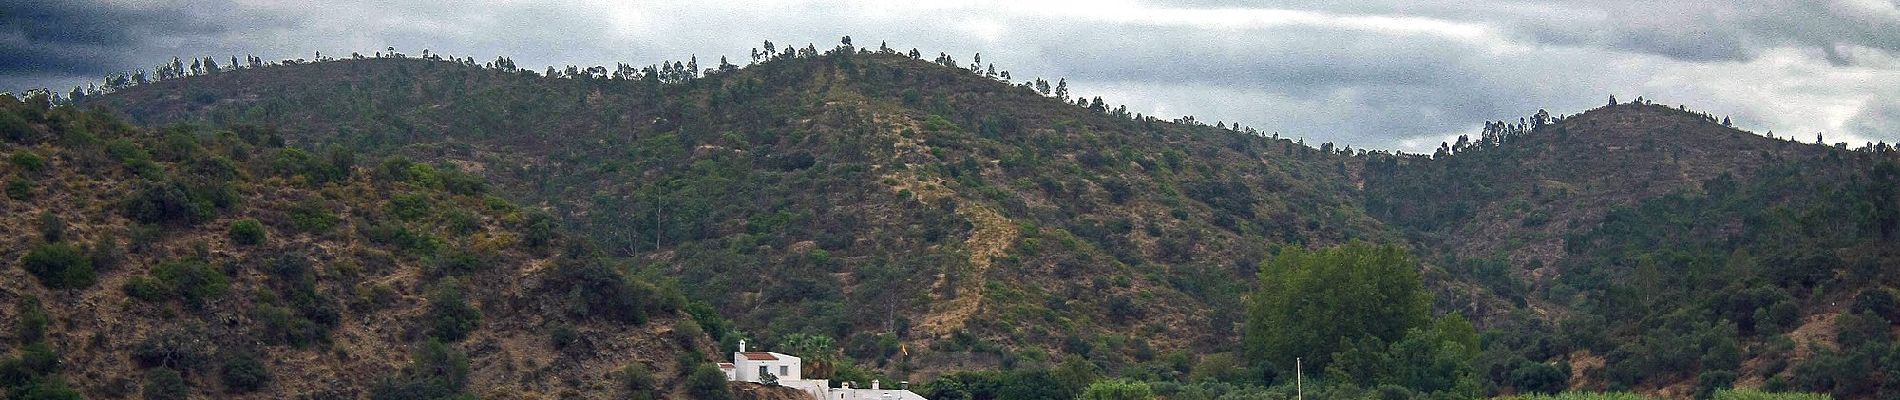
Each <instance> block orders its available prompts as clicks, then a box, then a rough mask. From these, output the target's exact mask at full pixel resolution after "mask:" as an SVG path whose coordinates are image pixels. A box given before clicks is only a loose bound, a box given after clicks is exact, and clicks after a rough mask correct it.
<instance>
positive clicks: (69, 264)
mask: <svg viewBox="0 0 1900 400" xmlns="http://www.w3.org/2000/svg"><path fill="white" fill-rule="evenodd" d="M20 266H21V267H22V268H26V272H28V273H31V274H33V277H34V278H39V281H40V284H41V285H45V286H46V287H47V288H52V289H79V288H84V287H88V286H92V284H93V281H95V280H96V279H97V277H96V276H95V275H94V273H93V270H92V260H91V259H90V258H87V257H86V255H85V253H84V252H82V251H80V250H79V248H78V247H76V246H73V245H71V244H67V243H47V244H42V245H39V246H38V247H34V248H33V250H31V251H28V252H27V253H26V257H25V258H24V259H21V260H20Z"/></svg>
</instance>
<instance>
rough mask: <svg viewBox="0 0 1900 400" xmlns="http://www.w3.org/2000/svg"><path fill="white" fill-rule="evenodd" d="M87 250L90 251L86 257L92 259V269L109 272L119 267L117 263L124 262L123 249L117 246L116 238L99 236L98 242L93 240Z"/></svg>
mask: <svg viewBox="0 0 1900 400" xmlns="http://www.w3.org/2000/svg"><path fill="white" fill-rule="evenodd" d="M89 250H91V251H90V252H88V254H87V255H86V257H87V258H90V259H92V268H93V269H94V270H97V271H100V272H109V271H112V270H116V269H119V264H122V263H125V249H122V248H119V241H117V240H113V239H106V238H101V239H99V241H98V242H94V243H93V244H92V247H91V248H90V249H89Z"/></svg>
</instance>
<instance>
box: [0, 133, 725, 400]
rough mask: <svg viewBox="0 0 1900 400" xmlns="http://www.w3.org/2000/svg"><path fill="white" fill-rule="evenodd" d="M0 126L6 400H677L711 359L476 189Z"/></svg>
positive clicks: (260, 139)
mask: <svg viewBox="0 0 1900 400" xmlns="http://www.w3.org/2000/svg"><path fill="white" fill-rule="evenodd" d="M0 122H3V123H4V126H0V130H3V131H4V134H5V139H6V140H5V141H4V142H0V154H3V155H4V157H5V158H6V159H7V160H9V163H7V164H6V165H5V166H0V176H4V177H5V178H4V179H6V180H7V183H6V185H7V186H6V194H7V198H6V199H4V200H0V209H4V212H0V238H5V240H4V244H0V259H5V260H7V265H8V268H4V269H0V276H4V278H0V299H4V301H5V303H6V306H5V307H0V324H4V325H5V326H7V327H8V329H7V330H6V333H5V334H4V342H5V344H4V345H0V354H3V355H4V361H0V376H4V377H5V378H4V379H0V381H3V383H4V385H5V387H6V390H8V393H9V394H8V396H10V398H63V397H62V396H65V395H68V394H70V395H75V396H77V395H83V396H85V397H106V398H113V397H124V396H129V395H136V394H141V393H142V394H143V396H145V397H146V398H183V397H167V396H184V395H190V396H192V397H217V398H226V397H237V398H334V397H339V396H340V397H358V396H365V395H366V396H369V397H372V398H398V397H401V398H408V397H414V396H423V397H429V398H434V397H441V396H445V395H448V394H453V393H457V392H464V393H470V394H475V395H481V396H483V397H514V396H530V395H539V394H546V395H554V396H560V397H574V396H581V397H608V396H614V395H616V393H620V392H619V390H620V389H617V388H620V387H623V386H624V384H623V383H622V382H623V381H625V380H626V378H625V377H624V376H622V375H617V374H616V372H617V371H621V370H622V368H623V367H625V366H629V365H640V366H644V367H646V368H647V370H648V371H649V373H648V374H649V375H650V376H647V379H649V380H652V381H654V382H656V383H655V386H654V387H653V389H652V390H658V391H661V392H674V393H683V391H684V389H683V388H682V383H681V381H682V380H681V379H678V378H675V377H676V376H680V375H683V372H681V369H682V366H685V367H691V366H694V365H696V364H693V362H703V360H704V357H703V356H693V355H691V354H703V353H705V352H709V351H711V350H712V344H711V342H710V341H709V339H707V338H706V336H705V334H704V333H702V331H700V330H699V329H701V328H699V324H698V323H697V322H695V321H694V320H693V318H692V317H689V316H687V315H686V313H685V312H684V311H682V309H683V308H685V307H686V306H687V303H685V302H684V300H683V299H681V298H680V295H678V294H677V293H675V292H672V291H670V289H663V288H661V287H660V286H655V285H653V284H650V283H647V282H645V281H641V280H637V279H629V278H625V277H623V276H622V275H621V274H620V273H619V272H617V270H616V267H614V265H613V264H611V263H607V262H604V261H602V260H600V259H597V258H594V257H593V256H592V255H591V253H590V249H589V248H587V247H586V246H584V244H585V242H580V241H574V240H571V239H569V238H567V237H565V235H564V234H561V233H560V231H558V230H555V229H551V228H552V226H551V225H550V224H549V223H548V222H547V218H546V217H545V216H544V215H539V214H537V213H536V212H534V211H533V210H531V209H526V208H522V207H519V206H517V205H515V204H514V203H512V202H509V201H507V200H505V199H502V198H499V197H497V196H495V194H494V192H493V191H491V189H490V188H489V186H488V184H487V183H485V182H484V181H483V180H482V179H481V178H480V177H477V176H473V175H469V174H465V173H458V172H453V171H447V170H442V169H438V168H437V167H436V166H434V165H432V164H428V163H420V162H410V161H407V160H404V159H400V158H390V159H387V160H384V161H381V162H380V163H366V162H365V163H359V162H358V161H357V160H356V159H355V158H354V157H353V156H352V155H350V154H347V153H334V152H333V153H327V154H322V155H318V154H319V153H311V152H308V151H305V150H303V149H300V148H296V147H284V146H283V143H282V142H283V139H282V137H281V136H279V135H278V134H277V132H274V131H271V130H268V129H256V128H240V129H232V130H225V129H209V128H204V127H199V126H192V125H170V126H167V127H164V128H139V127H135V126H133V125H131V124H128V123H126V122H123V121H121V120H118V119H116V118H114V117H111V116H108V115H105V114H98V113H87V112H79V111H77V110H76V109H75V108H73V107H68V106H60V107H49V106H48V104H47V103H46V98H44V97H36V98H29V99H27V101H26V102H24V103H23V102H21V101H19V100H15V99H14V98H13V97H11V96H8V97H6V98H4V99H0ZM709 322H710V323H713V324H718V322H717V321H709ZM677 360H688V361H689V362H684V363H682V362H680V361H677ZM574 371H586V372H582V373H575V372H574ZM656 377H657V378H656Z"/></svg>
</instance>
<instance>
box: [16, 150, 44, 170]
mask: <svg viewBox="0 0 1900 400" xmlns="http://www.w3.org/2000/svg"><path fill="white" fill-rule="evenodd" d="M12 161H13V166H15V167H19V168H20V170H21V171H26V172H28V173H36V174H37V173H40V172H42V171H46V159H45V158H42V157H40V155H38V154H33V153H32V152H27V151H22V152H17V153H13V157H12Z"/></svg>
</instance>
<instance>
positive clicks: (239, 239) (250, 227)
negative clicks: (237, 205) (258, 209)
mask: <svg viewBox="0 0 1900 400" xmlns="http://www.w3.org/2000/svg"><path fill="white" fill-rule="evenodd" d="M230 234H231V242H232V243H237V244H240V245H245V246H255V245H259V244H263V243H264V236H265V233H264V224H263V223H259V222H257V219H256V218H245V219H240V220H237V221H232V222H231V231H230Z"/></svg>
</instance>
